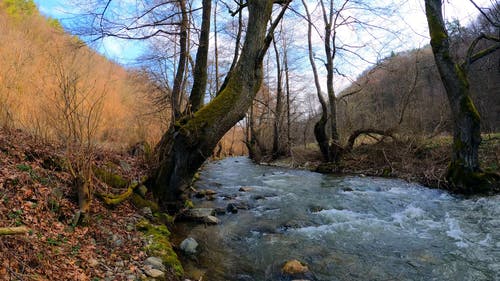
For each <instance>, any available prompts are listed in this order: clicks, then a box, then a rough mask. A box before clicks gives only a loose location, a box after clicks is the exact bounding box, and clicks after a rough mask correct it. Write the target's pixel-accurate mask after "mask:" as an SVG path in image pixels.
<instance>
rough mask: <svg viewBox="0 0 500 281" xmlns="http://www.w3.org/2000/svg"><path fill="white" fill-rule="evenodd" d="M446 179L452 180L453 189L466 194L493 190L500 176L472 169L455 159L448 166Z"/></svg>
mask: <svg viewBox="0 0 500 281" xmlns="http://www.w3.org/2000/svg"><path fill="white" fill-rule="evenodd" d="M446 179H447V180H448V181H449V182H450V184H451V187H452V189H453V191H455V192H459V193H464V194H484V193H489V192H491V191H493V189H494V185H498V181H499V179H500V176H499V175H498V174H494V173H485V172H483V171H470V170H468V169H466V168H465V167H464V166H463V164H462V162H461V161H458V160H457V161H453V162H451V163H450V165H449V166H448V171H447V174H446Z"/></svg>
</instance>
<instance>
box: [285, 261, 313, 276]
mask: <svg viewBox="0 0 500 281" xmlns="http://www.w3.org/2000/svg"><path fill="white" fill-rule="evenodd" d="M281 272H282V273H283V274H285V275H297V274H303V273H306V272H309V268H308V267H307V266H306V265H303V264H302V263H301V262H300V261H298V260H289V261H287V262H286V263H285V264H284V265H283V267H282V268H281Z"/></svg>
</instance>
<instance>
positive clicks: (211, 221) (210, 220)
mask: <svg viewBox="0 0 500 281" xmlns="http://www.w3.org/2000/svg"><path fill="white" fill-rule="evenodd" d="M203 222H204V223H207V224H219V222H220V221H219V219H218V218H216V217H215V216H206V217H205V218H203Z"/></svg>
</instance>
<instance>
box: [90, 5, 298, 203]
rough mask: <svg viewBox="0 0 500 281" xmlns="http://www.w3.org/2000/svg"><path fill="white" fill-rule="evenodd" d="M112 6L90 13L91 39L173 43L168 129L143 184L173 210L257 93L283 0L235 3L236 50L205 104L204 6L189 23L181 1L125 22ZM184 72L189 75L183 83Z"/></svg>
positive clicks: (207, 11)
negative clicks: (192, 48)
mask: <svg viewBox="0 0 500 281" xmlns="http://www.w3.org/2000/svg"><path fill="white" fill-rule="evenodd" d="M118 3H121V2H116V1H115V2H113V1H112V0H107V1H100V4H101V6H100V9H94V11H93V12H91V14H90V15H91V16H93V17H94V19H93V21H92V22H93V23H94V26H93V27H92V28H93V29H92V32H94V33H93V35H94V36H96V37H98V38H102V37H106V36H112V37H118V38H123V39H135V40H142V39H148V38H152V37H155V36H161V37H163V38H167V40H169V41H170V42H172V41H176V46H178V47H179V48H178V52H177V54H176V55H177V59H176V60H175V62H176V68H177V69H176V71H175V75H173V76H174V79H173V80H174V81H173V86H172V89H171V90H170V91H169V97H168V98H169V100H170V105H171V108H172V122H171V126H170V128H169V129H168V130H167V131H166V132H165V133H164V135H163V137H162V138H161V140H160V143H159V144H158V145H157V149H156V152H157V160H158V161H157V165H156V167H155V170H154V172H153V173H152V174H153V175H152V178H151V181H150V182H151V185H152V187H153V191H154V194H155V195H156V197H157V199H158V201H159V203H160V205H161V206H162V207H163V208H165V209H177V208H178V207H180V205H179V203H182V200H183V199H184V198H185V197H184V195H185V194H186V192H187V191H188V190H189V185H190V183H191V179H192V177H193V175H194V174H195V173H196V171H197V170H198V168H199V167H200V166H201V165H202V164H203V162H204V161H205V160H206V159H207V158H208V157H209V156H210V155H211V154H212V151H213V149H214V148H215V146H216V145H217V143H218V141H219V140H220V139H221V138H222V137H223V136H224V134H225V133H226V132H227V131H228V130H229V129H231V128H232V127H233V126H234V125H235V124H236V123H237V122H238V121H240V120H241V119H243V118H244V117H245V113H246V112H247V110H248V108H249V107H250V105H251V103H252V101H253V99H254V97H255V95H256V93H257V91H258V90H259V88H260V86H261V83H262V77H263V63H262V62H263V59H264V56H265V55H266V53H267V50H268V48H269V46H270V44H271V42H272V38H273V32H274V30H275V29H276V26H277V25H278V23H279V21H280V20H281V18H282V17H283V15H284V13H285V11H286V8H287V7H288V4H289V1H288V0H284V1H283V0H276V1H269V0H248V1H245V2H239V3H238V4H239V6H238V8H237V11H238V12H239V11H242V10H245V9H246V11H245V12H247V13H246V14H247V23H246V25H245V26H246V30H245V33H244V36H245V38H244V41H243V46H242V48H241V51H240V52H239V53H238V54H237V56H238V57H237V58H235V62H236V63H235V65H234V67H232V68H231V70H230V71H229V72H228V74H227V77H226V79H225V81H224V83H223V84H222V86H221V88H220V89H219V90H218V93H217V95H216V97H215V98H213V99H212V100H211V101H210V102H209V103H207V104H204V103H203V102H204V97H205V92H206V84H207V59H208V51H209V48H208V44H209V35H210V20H211V16H210V15H211V0H203V1H202V6H201V13H202V15H201V20H200V18H199V16H198V17H197V18H193V15H194V13H195V11H196V10H199V9H197V8H193V5H194V3H190V2H188V1H186V0H164V1H154V2H150V1H142V2H140V3H141V4H140V5H141V6H140V8H141V9H140V10H141V11H142V12H140V13H139V14H137V15H135V17H134V18H133V19H132V20H130V19H131V17H130V16H126V17H120V16H119V14H117V13H114V12H112V9H113V7H116V5H117V4H118ZM138 3H139V2H138ZM275 3H277V4H280V5H281V9H280V10H278V11H276V15H275V16H274V17H273V18H274V20H272V14H273V4H275ZM113 5H115V6H113ZM95 11H97V12H95ZM200 21H201V26H200V28H199V35H198V37H197V39H193V38H190V34H191V31H193V32H195V31H196V30H197V29H198V28H192V27H193V26H194V25H195V24H196V23H198V24H199V23H200ZM193 37H195V36H193ZM192 40H194V41H197V42H196V45H197V46H198V49H197V52H196V58H195V60H194V62H193V61H192V60H191V56H190V54H189V44H190V42H191V41H192ZM193 64H194V65H193ZM189 66H191V68H192V69H193V74H192V76H190V77H189V78H188V77H187V76H186V73H187V72H188V71H187V69H189ZM187 80H189V83H191V84H192V86H191V87H190V88H191V90H190V93H189V97H187V96H188V95H187V94H186V93H185V91H186V89H187V88H189V87H186V83H187Z"/></svg>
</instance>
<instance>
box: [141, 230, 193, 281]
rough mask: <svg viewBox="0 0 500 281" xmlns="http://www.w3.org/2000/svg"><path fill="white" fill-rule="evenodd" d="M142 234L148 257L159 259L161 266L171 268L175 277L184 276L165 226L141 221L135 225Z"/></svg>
mask: <svg viewBox="0 0 500 281" xmlns="http://www.w3.org/2000/svg"><path fill="white" fill-rule="evenodd" d="M136 227H137V229H138V230H140V231H142V232H143V233H144V236H145V237H146V238H147V239H148V243H147V245H146V246H144V250H145V251H146V253H147V254H148V255H149V256H155V257H159V258H160V259H161V260H162V262H163V265H165V266H166V267H169V268H171V269H172V270H173V271H174V272H175V274H176V275H177V276H182V275H183V274H184V269H183V268H182V265H181V262H180V261H179V259H178V257H177V254H176V253H175V251H174V249H173V248H172V244H171V243H170V240H169V237H170V231H169V230H168V228H167V227H166V226H165V225H153V224H151V223H149V221H147V220H141V221H140V222H138V223H137V225H136Z"/></svg>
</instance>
